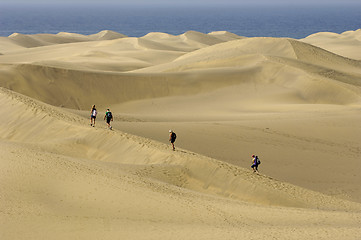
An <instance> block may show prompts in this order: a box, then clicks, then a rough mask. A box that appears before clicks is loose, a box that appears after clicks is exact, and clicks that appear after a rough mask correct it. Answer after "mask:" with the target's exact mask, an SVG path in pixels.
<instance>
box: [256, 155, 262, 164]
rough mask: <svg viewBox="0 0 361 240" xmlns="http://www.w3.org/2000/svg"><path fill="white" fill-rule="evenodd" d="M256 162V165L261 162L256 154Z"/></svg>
mask: <svg viewBox="0 0 361 240" xmlns="http://www.w3.org/2000/svg"><path fill="white" fill-rule="evenodd" d="M256 163H257V165H260V164H261V160H259V158H258V156H256Z"/></svg>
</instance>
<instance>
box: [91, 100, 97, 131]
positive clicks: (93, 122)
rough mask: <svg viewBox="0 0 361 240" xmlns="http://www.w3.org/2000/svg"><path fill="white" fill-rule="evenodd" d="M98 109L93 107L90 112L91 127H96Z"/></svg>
mask: <svg viewBox="0 0 361 240" xmlns="http://www.w3.org/2000/svg"><path fill="white" fill-rule="evenodd" d="M97 114H98V112H97V109H96V108H95V105H93V106H92V109H91V110H90V126H93V127H95V119H96V118H97Z"/></svg>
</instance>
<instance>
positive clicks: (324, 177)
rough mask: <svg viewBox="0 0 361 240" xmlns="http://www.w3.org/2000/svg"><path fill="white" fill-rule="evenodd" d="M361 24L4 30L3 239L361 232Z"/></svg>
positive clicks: (0, 52)
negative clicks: (278, 31) (293, 31)
mask: <svg viewBox="0 0 361 240" xmlns="http://www.w3.org/2000/svg"><path fill="white" fill-rule="evenodd" d="M360 31H361V30H356V31H349V32H345V33H342V34H334V33H317V34H313V35H311V36H309V37H307V38H305V39H301V40H296V39H289V38H269V37H257V38H246V37H242V36H238V35H235V34H233V33H230V32H226V31H218V32H211V33H208V34H205V33H200V32H195V31H188V32H185V33H184V34H180V35H178V36H175V35H171V34H167V33H158V32H152V33H149V34H147V35H145V36H143V37H139V38H134V37H127V36H125V35H123V34H120V33H116V32H113V31H101V32H99V33H97V34H93V35H81V34H75V33H58V34H35V35H24V34H19V33H14V34H12V35H10V36H9V37H1V38H0V102H1V108H0V112H1V114H0V119H1V121H0V135H1V139H0V145H1V146H0V156H1V157H0V189H1V194H0V221H1V224H0V236H1V239H170V238H174V237H175V238H178V239H197V240H198V239H270V238H272V239H317V240H318V239H335V240H336V239H337V240H338V239H355V240H356V239H358V238H359V236H360V234H361V230H360V226H361V190H360V187H359V183H360V181H361V176H360V174H359V173H360V170H361V164H360V161H359V160H360V159H361V151H360V149H361V145H360V143H361V137H360V136H361V128H360V121H361V114H360V109H361V62H360V58H359V56H358V54H357V53H358V52H359V49H360V44H359V43H360ZM93 104H95V105H96V106H97V109H98V117H97V120H96V125H95V127H92V126H90V119H89V112H90V107H91V106H92V105H93ZM107 108H110V109H111V110H112V112H113V116H114V121H113V122H112V125H113V130H109V129H107V127H106V124H105V123H104V122H103V117H104V113H105V110H106V109H107ZM169 129H173V130H174V131H175V132H176V133H177V136H178V137H177V140H176V142H175V144H176V151H172V149H171V147H170V145H169V142H168V138H169V136H168V134H169V132H168V131H169ZM252 154H257V155H259V156H260V159H261V165H260V166H259V171H260V172H259V173H254V172H253V171H252V169H251V168H250V165H251V155H252Z"/></svg>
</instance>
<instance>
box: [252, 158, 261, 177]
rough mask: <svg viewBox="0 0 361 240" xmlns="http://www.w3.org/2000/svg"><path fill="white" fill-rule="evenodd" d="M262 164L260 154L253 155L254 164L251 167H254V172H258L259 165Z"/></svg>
mask: <svg viewBox="0 0 361 240" xmlns="http://www.w3.org/2000/svg"><path fill="white" fill-rule="evenodd" d="M260 164H261V161H260V160H259V158H258V156H256V155H254V154H253V155H252V166H251V168H252V169H253V172H257V173H258V165H260Z"/></svg>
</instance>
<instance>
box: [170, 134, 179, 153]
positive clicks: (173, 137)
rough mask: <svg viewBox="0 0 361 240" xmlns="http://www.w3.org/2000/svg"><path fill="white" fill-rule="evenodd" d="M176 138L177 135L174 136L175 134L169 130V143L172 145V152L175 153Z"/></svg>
mask: <svg viewBox="0 0 361 240" xmlns="http://www.w3.org/2000/svg"><path fill="white" fill-rule="evenodd" d="M176 138H177V134H175V132H173V131H172V130H169V142H170V143H171V144H172V147H173V151H175V147H174V142H175V139H176Z"/></svg>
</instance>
